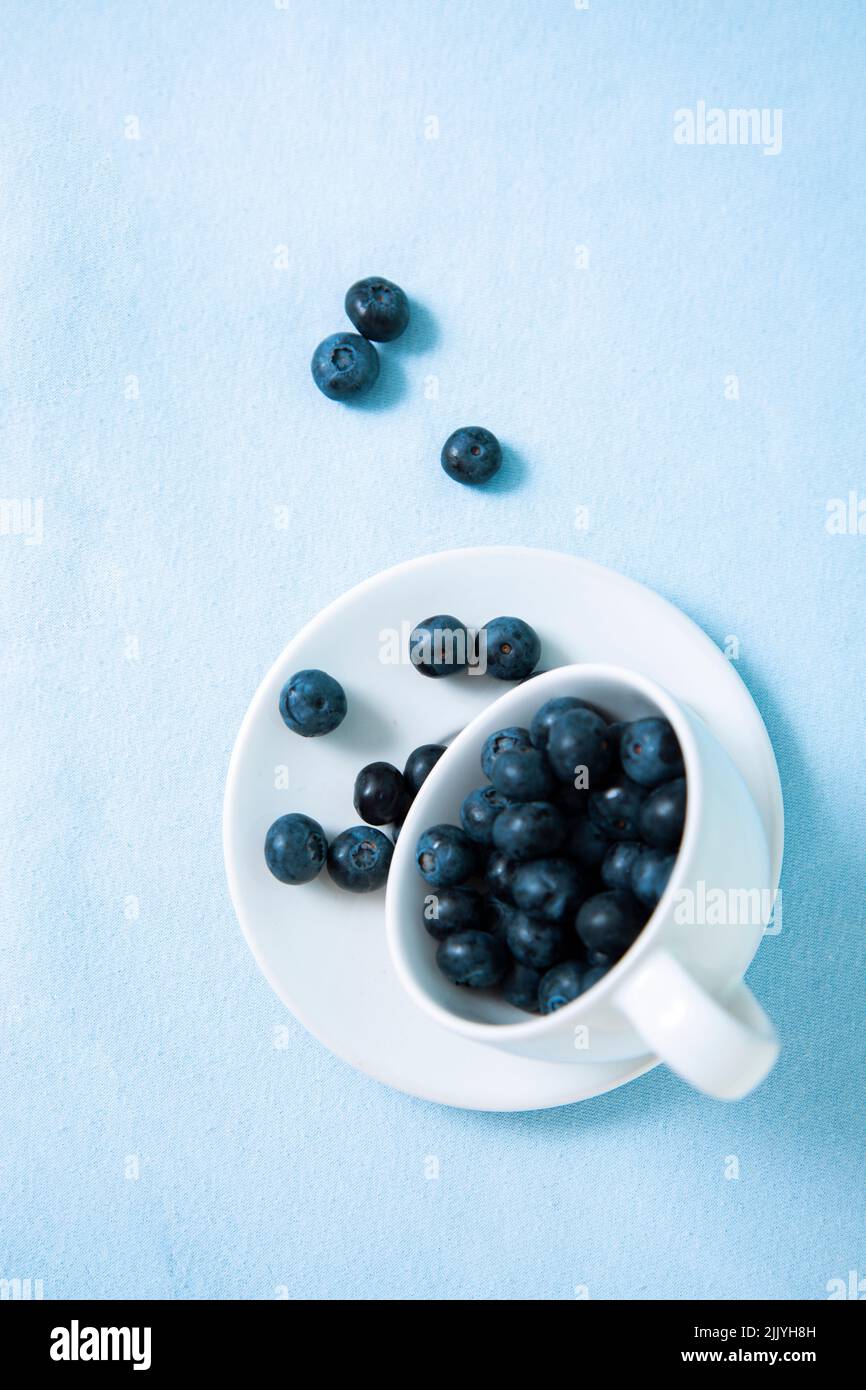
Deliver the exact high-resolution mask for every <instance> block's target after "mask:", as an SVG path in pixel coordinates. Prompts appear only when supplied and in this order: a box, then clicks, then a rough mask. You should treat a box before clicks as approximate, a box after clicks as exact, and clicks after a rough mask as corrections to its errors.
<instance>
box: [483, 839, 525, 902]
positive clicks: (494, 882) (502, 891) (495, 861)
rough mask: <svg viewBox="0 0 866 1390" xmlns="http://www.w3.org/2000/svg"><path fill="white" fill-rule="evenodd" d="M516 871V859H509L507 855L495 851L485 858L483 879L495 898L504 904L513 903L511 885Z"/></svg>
mask: <svg viewBox="0 0 866 1390" xmlns="http://www.w3.org/2000/svg"><path fill="white" fill-rule="evenodd" d="M517 869H518V863H517V860H516V859H509V858H508V855H507V854H503V853H502V851H501V850H498V849H495V850H494V851H493V853H492V854H490V855H488V856H487V868H486V870H485V875H484V876H485V878H486V880H487V886H488V887H489V889H490V891H491V893H492V894H493V895H494V897H495V898H498V899H500V901H501V902H504V903H513V902H514V893H513V891H512V883H513V881H514V875H515V874H516V872H517Z"/></svg>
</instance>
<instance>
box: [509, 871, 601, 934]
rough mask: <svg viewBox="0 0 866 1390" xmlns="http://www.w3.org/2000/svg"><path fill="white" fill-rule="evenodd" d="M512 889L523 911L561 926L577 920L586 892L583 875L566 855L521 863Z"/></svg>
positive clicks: (515, 899)
mask: <svg viewBox="0 0 866 1390" xmlns="http://www.w3.org/2000/svg"><path fill="white" fill-rule="evenodd" d="M512 892H513V893H514V901H515V902H516V904H517V906H518V907H519V908H521V909H522V910H523V911H524V912H528V913H529V915H530V916H531V917H540V918H541V919H542V920H543V921H545V922H555V923H556V924H557V925H559V926H562V925H564V924H565V923H566V922H569V923H570V922H572V921H573V920H574V914H575V913H576V912H577V909H578V908H579V907H580V904H581V903H582V902H583V900H584V898H585V896H586V893H585V891H584V875H583V874H582V873H581V871H580V869H578V868H577V866H576V865H575V864H570V863H569V862H568V860H567V859H534V860H532V862H531V863H529V864H521V866H520V868H519V869H518V870H517V872H516V873H515V875H514V881H513V883H512Z"/></svg>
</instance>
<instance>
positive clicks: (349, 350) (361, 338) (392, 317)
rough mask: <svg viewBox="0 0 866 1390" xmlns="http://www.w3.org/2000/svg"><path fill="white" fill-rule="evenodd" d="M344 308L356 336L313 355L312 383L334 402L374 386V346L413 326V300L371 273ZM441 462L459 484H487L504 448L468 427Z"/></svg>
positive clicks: (334, 340)
mask: <svg viewBox="0 0 866 1390" xmlns="http://www.w3.org/2000/svg"><path fill="white" fill-rule="evenodd" d="M344 307H345V310H346V314H347V315H348V317H349V318H350V319H351V321H352V323H353V324H354V326H355V328H357V330H358V331H357V333H332V334H331V335H330V337H328V338H325V339H323V341H322V342H321V343H319V346H318V347H317V348H316V350H315V352H314V353H313V360H312V362H311V363H310V370H311V371H312V373H313V381H314V382H315V383H316V385H317V386H318V388H319V390H320V391H321V392H322V394H323V395H325V396H327V397H328V398H329V399H330V400H332V401H351V400H354V399H356V398H357V397H358V396H362V395H364V394H365V392H367V391H369V390H370V387H371V386H373V385H375V383H376V380H377V379H378V376H379V354H378V352H377V351H376V349H375V347H374V346H373V344H374V343H392V342H393V341H394V339H395V338H399V337H400V334H401V333H402V332H403V331H404V329H405V328H406V326H407V324H408V322H409V301H408V299H407V298H406V295H405V293H404V291H403V290H401V288H400V286H399V285H395V284H394V283H393V281H391V280H386V279H385V278H384V276H382V275H368V276H367V277H366V278H365V279H364V280H357V281H356V282H355V284H354V285H351V286H350V288H349V289H348V290H347V291H346V299H345V305H344ZM440 462H441V464H442V467H443V468H444V470H445V472H446V473H447V474H448V476H449V478H453V479H454V481H455V482H458V483H466V484H469V485H471V486H477V485H478V484H479V483H487V482H489V481H490V479H491V478H492V477H493V476H494V475H495V474H496V473H498V472H499V469H500V467H501V465H502V447H501V445H500V443H499V440H498V439H497V438H496V435H495V434H491V432H490V430H486V429H484V428H483V426H481V425H463V426H461V428H460V429H458V430H455V431H454V433H453V434H450V435H449V436H448V438H447V439H446V441H445V443H444V445H443V446H442V453H441V456H440Z"/></svg>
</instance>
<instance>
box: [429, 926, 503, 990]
mask: <svg viewBox="0 0 866 1390" xmlns="http://www.w3.org/2000/svg"><path fill="white" fill-rule="evenodd" d="M436 964H437V965H438V966H439V969H440V970H441V971H442V974H443V975H444V976H445V977H446V978H447V979H449V980H450V981H451V983H452V984H454V985H469V986H470V988H472V989H490V987H491V985H498V984H499V981H500V980H501V979H502V976H503V975H504V974H505V970H506V967H507V965H508V952H507V951H506V949H505V947H504V946H503V945H502V942H501V941H497V939H496V937H495V936H492V935H491V933H490V932H487V931H461V932H455V933H454V935H453V936H448V937H446V938H445V940H444V941H442V942H440V943H439V947H438V949H437V951H436Z"/></svg>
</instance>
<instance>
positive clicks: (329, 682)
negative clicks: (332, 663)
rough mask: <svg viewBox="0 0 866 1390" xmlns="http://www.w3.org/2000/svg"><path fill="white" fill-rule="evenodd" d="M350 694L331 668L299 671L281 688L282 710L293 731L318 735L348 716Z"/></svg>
mask: <svg viewBox="0 0 866 1390" xmlns="http://www.w3.org/2000/svg"><path fill="white" fill-rule="evenodd" d="M346 709H347V705H346V694H345V691H344V690H343V687H342V686H341V685H340V682H339V681H335V680H334V677H333V676H329V675H328V673H327V671H316V670H312V671H296V672H295V674H294V675H293V676H291V677H290V678H289V680H287V681H286V683H285V685H284V686H283V688H282V690H281V691H280V714H281V715H282V717H283V723H284V724H285V725H286V727H287V728H289V729H291V731H292V733H293V734H300V735H301V737H302V738H318V737H319V736H320V735H321V734H330V733H333V731H334V729H336V727H337V725H338V724H342V722H343V720H344V719H345V717H346Z"/></svg>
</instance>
